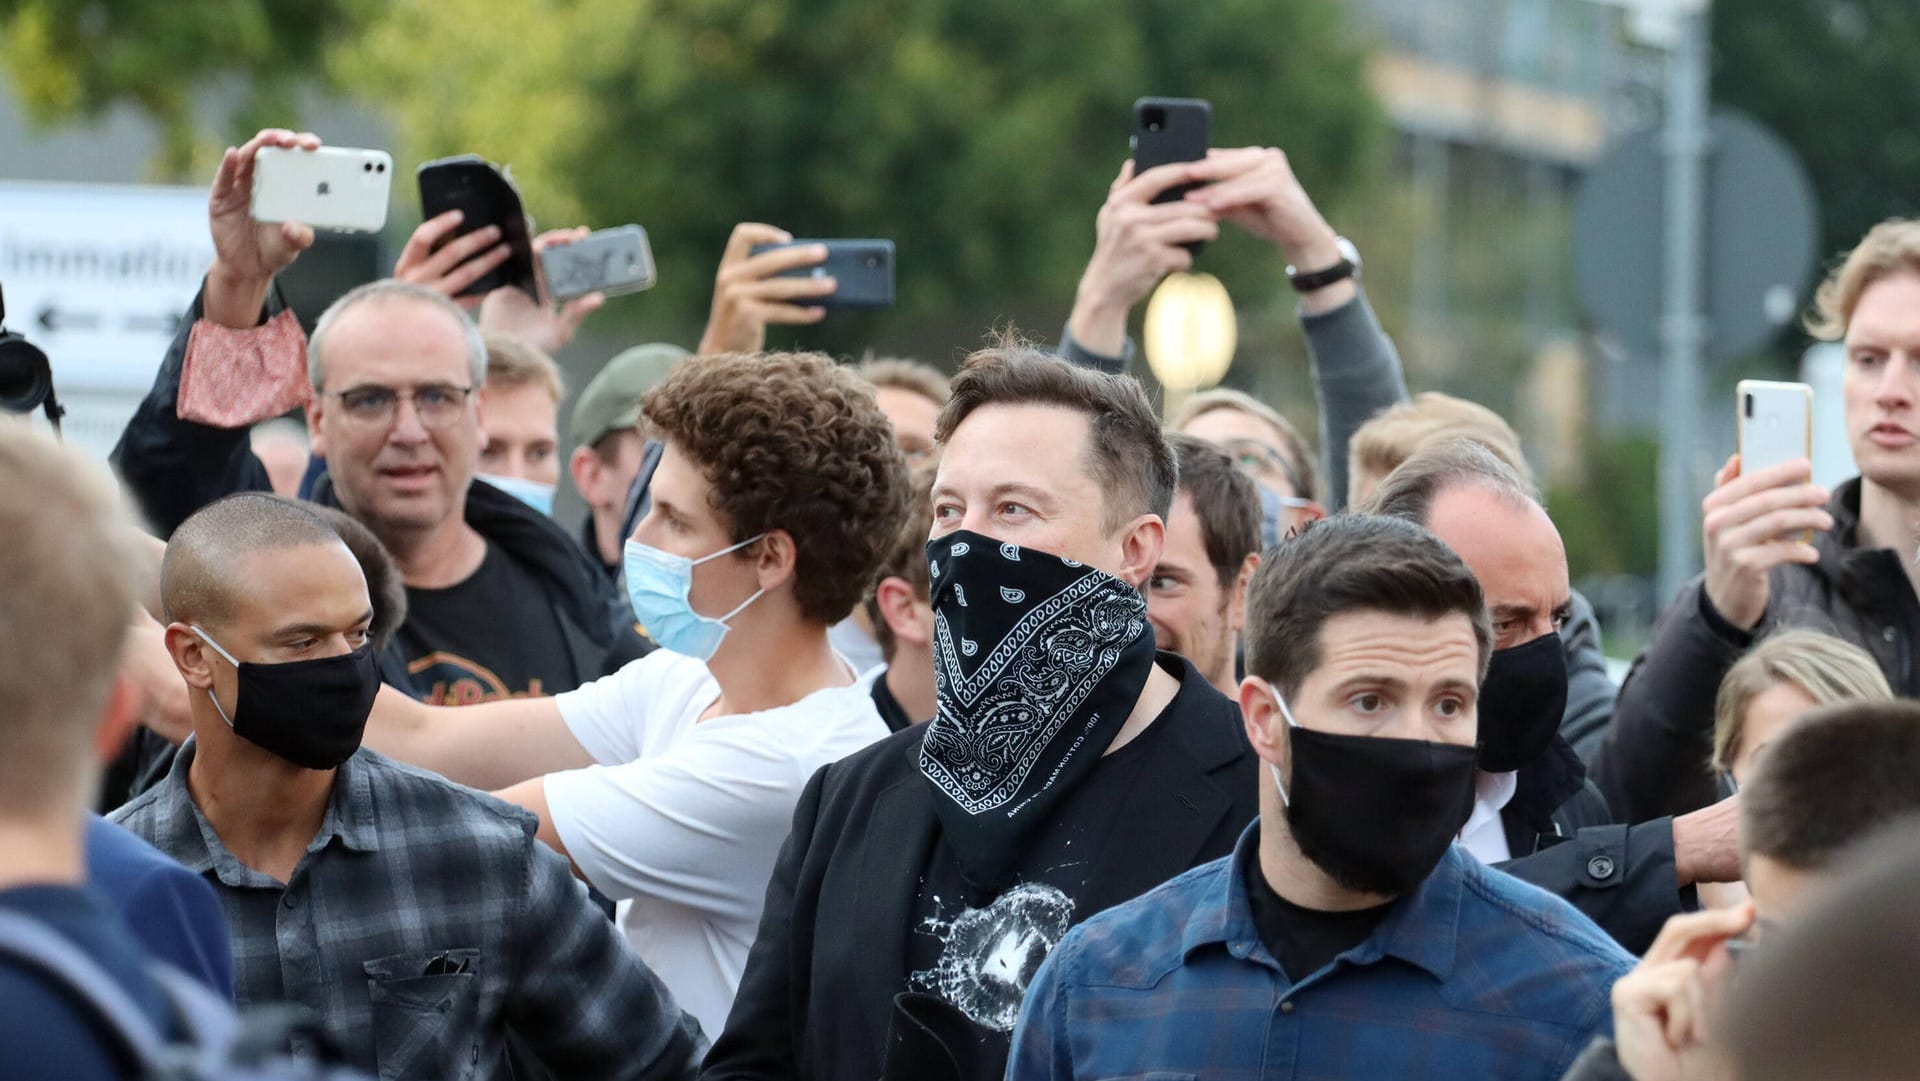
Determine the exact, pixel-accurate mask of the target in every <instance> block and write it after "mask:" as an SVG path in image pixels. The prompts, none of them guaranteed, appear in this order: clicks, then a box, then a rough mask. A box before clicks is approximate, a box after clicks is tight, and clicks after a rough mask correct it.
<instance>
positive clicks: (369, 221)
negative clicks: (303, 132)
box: [253, 146, 393, 233]
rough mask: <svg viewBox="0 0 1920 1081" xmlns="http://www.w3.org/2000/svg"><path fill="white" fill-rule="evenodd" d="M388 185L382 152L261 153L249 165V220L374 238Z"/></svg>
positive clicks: (383, 219) (388, 167)
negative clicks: (251, 196)
mask: <svg viewBox="0 0 1920 1081" xmlns="http://www.w3.org/2000/svg"><path fill="white" fill-rule="evenodd" d="M392 185H393V159H392V158H391V157H389V156H388V155H387V152H386V151H384V150H357V149H354V148H352V147H344V146H323V147H321V148H319V149H318V150H291V149H287V148H285V147H277V146H267V147H261V148H260V151H259V153H258V154H256V155H255V156H254V159H253V220H255V221H261V222H281V221H296V222H300V223H301V224H303V225H310V226H312V227H313V228H315V229H325V230H328V231H331V232H342V233H377V232H379V231H380V230H381V229H382V228H384V227H385V226H386V224H387V193H388V191H389V189H390V188H391V187H392Z"/></svg>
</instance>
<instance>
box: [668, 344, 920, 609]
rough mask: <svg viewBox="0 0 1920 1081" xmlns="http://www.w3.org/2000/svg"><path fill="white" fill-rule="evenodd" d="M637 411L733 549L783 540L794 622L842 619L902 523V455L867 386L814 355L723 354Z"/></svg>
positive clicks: (678, 378) (680, 370)
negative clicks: (704, 484)
mask: <svg viewBox="0 0 1920 1081" xmlns="http://www.w3.org/2000/svg"><path fill="white" fill-rule="evenodd" d="M640 408H641V412H642V414H643V415H644V416H645V417H646V419H647V421H648V422H649V423H650V424H652V425H653V431H654V432H655V433H656V434H658V435H659V437H660V438H661V439H663V440H665V441H667V442H669V443H672V444H673V445H674V446H676V447H678V448H679V449H680V451H681V452H682V453H684V454H686V455H687V457H689V458H691V459H693V462H694V464H695V465H696V466H697V467H698V468H699V470H700V472H701V474H702V475H703V476H705V477H706V478H707V481H708V482H709V483H710V484H712V485H713V492H712V495H711V498H710V502H711V504H712V506H713V508H714V509H715V510H717V511H719V512H720V515H721V517H722V519H724V521H725V523H726V525H727V528H728V530H729V531H730V532H729V534H728V535H729V536H730V537H731V538H732V539H733V540H734V541H744V540H746V539H747V538H749V537H752V536H755V535H757V534H760V533H764V532H766V531H768V530H770V529H783V530H785V531H786V532H787V533H789V534H791V535H792V537H793V545H794V549H795V552H796V555H795V562H794V585H793V595H794V599H795V600H796V601H798V602H799V604H800V612H801V614H802V615H804V616H805V617H806V618H808V619H811V620H816V621H818V622H820V623H838V622H839V621H841V620H842V619H845V618H846V617H847V613H848V612H851V611H853V606H854V605H856V604H859V603H860V600H861V598H863V597H865V596H866V594H867V591H868V590H869V589H871V588H872V587H873V583H874V581H875V578H876V576H877V575H878V573H879V571H880V561H881V560H882V559H883V558H884V557H885V556H886V554H887V552H888V551H890V550H891V549H892V547H893V542H894V537H895V536H896V535H897V534H898V533H899V531H900V522H901V520H902V519H904V518H905V517H906V516H907V458H906V455H905V454H903V453H901V451H900V448H899V446H898V445H897V444H895V443H894V441H893V425H891V424H889V423H888V422H887V416H886V414H885V413H882V412H880V406H879V405H878V404H877V403H876V402H875V401H874V397H873V387H872V386H870V385H869V384H868V383H867V382H866V381H865V380H863V379H861V378H860V377H859V376H857V375H855V374H853V372H852V370H850V369H848V368H843V367H841V366H839V365H837V364H835V363H834V362H833V360H832V359H831V358H829V357H826V356H822V355H820V354H818V353H732V354H727V355H723V356H714V357H702V358H700V361H699V363H689V364H681V365H679V366H677V367H675V368H674V369H673V371H672V372H671V373H670V374H669V375H668V376H667V377H666V378H665V379H664V380H662V381H661V382H660V383H659V385H657V386H655V387H654V388H653V389H652V390H649V391H648V392H647V394H646V397H645V398H643V399H642V400H641V407H640Z"/></svg>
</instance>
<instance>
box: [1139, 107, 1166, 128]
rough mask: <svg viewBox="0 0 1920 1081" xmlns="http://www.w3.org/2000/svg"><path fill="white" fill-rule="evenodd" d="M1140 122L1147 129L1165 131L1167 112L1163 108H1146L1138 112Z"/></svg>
mask: <svg viewBox="0 0 1920 1081" xmlns="http://www.w3.org/2000/svg"><path fill="white" fill-rule="evenodd" d="M1140 123H1141V126H1142V127H1144V128H1146V129H1147V130H1148V131H1165V130H1166V127H1167V112H1166V110H1165V109H1148V110H1146V111H1145V112H1143V113H1141V114H1140Z"/></svg>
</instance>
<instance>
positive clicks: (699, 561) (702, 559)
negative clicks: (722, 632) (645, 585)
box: [687, 533, 766, 618]
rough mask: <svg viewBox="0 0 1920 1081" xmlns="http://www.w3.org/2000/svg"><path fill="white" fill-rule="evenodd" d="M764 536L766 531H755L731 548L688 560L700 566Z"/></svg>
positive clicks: (743, 606)
mask: <svg viewBox="0 0 1920 1081" xmlns="http://www.w3.org/2000/svg"><path fill="white" fill-rule="evenodd" d="M764 536H766V534H765V533H755V534H754V535H753V536H751V537H748V538H747V539H746V540H743V541H741V542H740V543H739V544H736V545H734V546H732V547H731V548H722V549H720V550H719V551H717V552H714V553H713V554H711V555H704V556H701V557H700V558H699V559H690V560H688V561H687V562H688V564H689V565H691V566H695V567H697V566H699V565H700V564H702V563H705V562H706V561H707V560H709V559H719V558H720V557H721V556H723V555H726V554H727V553H728V552H737V551H739V550H740V549H742V548H745V547H746V546H747V545H749V544H752V543H753V542H754V541H757V540H759V539H760V538H761V537H764ZM754 596H756V597H757V596H759V594H758V593H756V594H754ZM740 607H741V608H745V607H746V605H744V604H743V605H741V606H740ZM738 610H739V609H735V611H738ZM722 618H724V617H722Z"/></svg>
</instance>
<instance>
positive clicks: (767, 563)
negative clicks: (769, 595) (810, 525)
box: [754, 529, 800, 590]
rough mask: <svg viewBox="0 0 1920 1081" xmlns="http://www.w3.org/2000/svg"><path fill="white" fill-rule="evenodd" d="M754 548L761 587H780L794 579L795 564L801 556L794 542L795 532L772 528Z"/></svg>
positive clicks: (768, 588)
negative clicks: (756, 554)
mask: <svg viewBox="0 0 1920 1081" xmlns="http://www.w3.org/2000/svg"><path fill="white" fill-rule="evenodd" d="M754 549H755V550H756V551H757V553H758V556H757V559H756V563H757V567H756V570H757V571H758V573H759V578H760V588H761V589H767V590H772V589H778V588H780V587H781V586H782V585H785V584H786V583H787V582H790V581H792V580H793V576H794V575H793V568H794V564H795V563H796V562H797V561H798V560H799V557H800V553H799V550H798V549H796V548H795V547H794V544H793V534H791V533H788V532H787V531H786V530H784V529H770V530H768V531H767V535H766V536H764V537H761V538H760V543H758V544H756V545H754Z"/></svg>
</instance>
